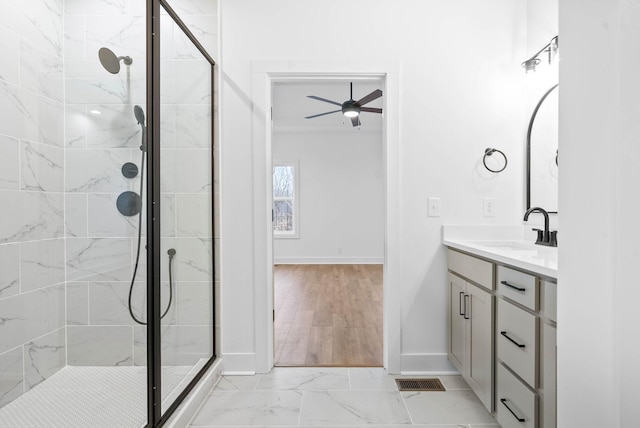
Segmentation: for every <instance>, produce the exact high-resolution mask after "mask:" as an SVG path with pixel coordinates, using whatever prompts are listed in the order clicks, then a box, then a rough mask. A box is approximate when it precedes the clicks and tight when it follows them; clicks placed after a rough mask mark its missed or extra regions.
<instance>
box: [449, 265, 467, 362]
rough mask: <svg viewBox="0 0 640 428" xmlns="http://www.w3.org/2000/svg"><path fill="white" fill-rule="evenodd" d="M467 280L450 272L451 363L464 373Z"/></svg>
mask: <svg viewBox="0 0 640 428" xmlns="http://www.w3.org/2000/svg"><path fill="white" fill-rule="evenodd" d="M464 295H465V282H464V280H462V279H460V278H459V277H457V276H455V275H452V274H449V302H450V308H449V326H450V333H449V334H450V337H449V358H450V360H451V363H452V364H453V365H454V366H455V367H456V369H458V371H459V372H460V374H461V375H464V374H465V373H464V367H465V359H466V357H465V353H466V340H465V322H466V321H465V317H464V310H465V307H464V306H465V301H464V300H465V297H464Z"/></svg>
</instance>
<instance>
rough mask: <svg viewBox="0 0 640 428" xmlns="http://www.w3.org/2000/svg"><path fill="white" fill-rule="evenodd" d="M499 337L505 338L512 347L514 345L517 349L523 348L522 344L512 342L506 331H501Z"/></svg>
mask: <svg viewBox="0 0 640 428" xmlns="http://www.w3.org/2000/svg"><path fill="white" fill-rule="evenodd" d="M500 334H501V335H503V336H504V337H506V338H507V339H509V342H511V343H513V344H514V345H516V346H517V347H518V348H524V347H525V345H524V344H522V343H518V342H516V341H515V340H513V339H512V338H510V337H509V335H508V334H507V332H506V331H501V332H500Z"/></svg>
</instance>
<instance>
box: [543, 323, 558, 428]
mask: <svg viewBox="0 0 640 428" xmlns="http://www.w3.org/2000/svg"><path fill="white" fill-rule="evenodd" d="M541 342H542V352H541V361H540V370H541V371H542V376H541V377H542V385H541V389H542V398H543V399H542V409H541V413H542V424H543V425H542V426H543V427H544V428H556V328H555V327H553V326H551V325H549V324H544V325H543V327H542V340H541Z"/></svg>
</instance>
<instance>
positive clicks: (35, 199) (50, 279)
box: [0, 0, 65, 406]
mask: <svg viewBox="0 0 640 428" xmlns="http://www.w3.org/2000/svg"><path fill="white" fill-rule="evenodd" d="M7 3H8V4H7ZM32 3H35V2H19V1H11V2H3V5H2V13H1V14H0V58H2V60H1V61H0V207H1V208H0V209H1V210H2V211H1V212H2V221H0V263H1V266H0V338H1V340H0V406H2V405H4V404H6V403H8V402H9V401H12V400H13V399H15V398H16V397H18V396H20V395H21V394H23V393H24V392H25V391H28V390H30V389H31V388H33V387H34V386H35V385H37V384H39V383H40V382H42V381H43V380H44V379H45V378H47V377H49V376H51V375H52V374H53V373H55V372H56V371H58V370H59V369H60V368H61V367H62V366H64V364H65V334H64V326H65V320H64V313H65V301H64V223H63V222H64V217H63V211H64V193H63V192H64V179H63V169H64V128H63V126H64V125H63V124H64V104H63V102H64V92H63V74H62V73H63V59H62V45H63V42H62V36H61V34H62V0H42V1H40V2H37V4H32Z"/></svg>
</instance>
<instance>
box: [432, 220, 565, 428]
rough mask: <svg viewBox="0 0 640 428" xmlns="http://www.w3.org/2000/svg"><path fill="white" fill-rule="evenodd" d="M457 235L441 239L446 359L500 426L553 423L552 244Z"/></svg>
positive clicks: (539, 427)
mask: <svg viewBox="0 0 640 428" xmlns="http://www.w3.org/2000/svg"><path fill="white" fill-rule="evenodd" d="M462 235H464V234H462ZM462 235H460V234H457V233H452V234H448V233H447V231H446V229H445V233H444V239H443V244H444V245H445V246H447V247H448V250H447V253H448V254H447V256H448V296H449V305H448V325H449V331H448V338H449V346H448V356H449V360H450V361H451V363H452V364H453V365H454V366H455V367H456V369H457V370H458V371H459V372H460V374H461V375H462V376H463V377H464V379H465V380H466V381H467V383H468V384H469V386H470V387H471V388H472V390H473V391H474V392H475V393H476V395H477V396H478V398H479V399H480V401H482V403H483V404H484V405H485V407H486V408H487V409H488V410H489V411H490V412H492V413H493V414H494V415H495V417H496V419H497V420H498V422H499V423H500V425H501V426H502V428H516V427H518V428H522V427H525V428H555V427H556V327H557V326H556V284H557V257H558V255H557V248H549V247H542V246H539V245H534V244H533V241H531V242H529V241H526V240H524V239H523V238H520V239H517V238H518V237H517V235H516V239H514V238H509V239H503V238H500V239H486V238H482V239H478V236H471V238H462V237H461V236H462ZM520 236H523V235H522V234H521V235H520Z"/></svg>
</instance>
